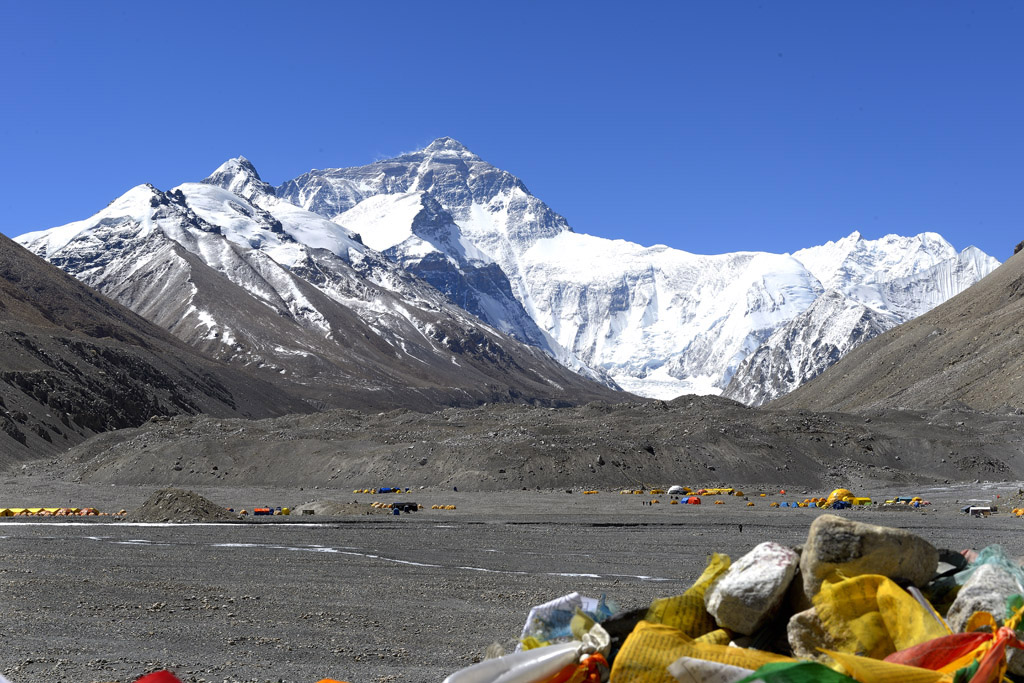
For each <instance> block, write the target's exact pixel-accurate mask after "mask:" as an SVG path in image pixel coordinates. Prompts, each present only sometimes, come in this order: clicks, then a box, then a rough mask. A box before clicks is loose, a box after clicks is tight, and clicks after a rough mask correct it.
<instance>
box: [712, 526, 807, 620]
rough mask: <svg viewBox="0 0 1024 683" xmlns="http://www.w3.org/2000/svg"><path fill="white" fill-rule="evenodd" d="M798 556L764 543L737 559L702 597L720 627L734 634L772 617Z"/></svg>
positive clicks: (795, 567)
mask: <svg viewBox="0 0 1024 683" xmlns="http://www.w3.org/2000/svg"><path fill="white" fill-rule="evenodd" d="M799 557H800V556H799V555H797V554H796V553H795V552H794V551H793V550H791V549H790V548H787V547H786V546H783V545H779V544H778V543H773V542H771V541H767V542H765V543H761V544H760V545H757V546H755V547H754V549H753V550H751V551H750V552H749V553H747V554H746V555H744V556H743V557H741V558H740V559H739V560H737V561H736V562H735V563H734V564H733V565H732V566H731V567H729V569H728V571H726V572H725V573H724V574H723V575H722V576H721V578H719V579H718V581H716V582H715V583H714V584H713V585H712V586H711V588H710V589H709V590H708V592H707V593H706V594H705V596H704V605H705V607H707V610H708V613H709V614H711V616H713V617H714V618H715V621H716V622H717V623H718V625H719V626H722V627H724V628H727V629H730V630H732V631H735V632H737V633H743V634H747V635H749V634H751V633H754V632H755V631H757V630H758V629H759V628H761V626H763V625H764V623H765V622H766V621H767V620H768V619H769V618H770V617H771V616H772V614H774V612H775V610H776V609H778V607H779V604H780V603H781V602H782V599H783V597H785V595H786V591H787V590H788V589H789V584H790V582H792V580H793V576H794V575H795V574H796V569H797V565H798V564H799Z"/></svg>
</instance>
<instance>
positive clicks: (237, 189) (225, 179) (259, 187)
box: [202, 156, 274, 199]
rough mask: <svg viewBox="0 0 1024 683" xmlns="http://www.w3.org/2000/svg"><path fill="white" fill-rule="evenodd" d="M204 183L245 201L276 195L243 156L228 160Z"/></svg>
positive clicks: (204, 180)
mask: <svg viewBox="0 0 1024 683" xmlns="http://www.w3.org/2000/svg"><path fill="white" fill-rule="evenodd" d="M202 182H203V183H205V184H207V185H216V186H217V187H222V188H224V189H225V190H227V191H229V192H233V193H234V194H237V195H238V196H239V197H242V198H243V199H252V197H253V195H254V194H257V193H266V194H270V195H273V194H274V188H272V187H271V186H270V185H268V184H267V183H265V182H263V179H262V178H260V174H259V173H257V172H256V167H255V166H253V165H252V162H251V161H249V160H248V159H246V158H245V157H243V156H238V157H235V158H234V159H228V160H227V161H225V162H224V163H223V164H221V165H220V166H218V167H217V170H216V171H214V172H213V173H211V174H210V175H209V176H208V177H206V178H204V179H203V181H202Z"/></svg>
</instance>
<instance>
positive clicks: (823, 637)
mask: <svg viewBox="0 0 1024 683" xmlns="http://www.w3.org/2000/svg"><path fill="white" fill-rule="evenodd" d="M786 636H787V638H788V639H789V647H790V648H791V649H792V650H793V656H795V657H798V658H800V659H828V655H825V654H824V653H822V652H821V651H820V650H819V649H818V648H824V649H827V650H834V649H836V647H838V646H839V644H840V643H841V642H842V641H841V640H838V639H836V638H834V637H833V636H832V634H830V633H829V632H828V629H826V628H825V625H824V624H823V623H821V618H820V617H818V612H817V610H815V609H814V608H813V607H812V608H810V609H807V610H804V611H803V612H797V613H796V614H794V615H793V616H792V617H790V619H789V623H788V624H787V626H786Z"/></svg>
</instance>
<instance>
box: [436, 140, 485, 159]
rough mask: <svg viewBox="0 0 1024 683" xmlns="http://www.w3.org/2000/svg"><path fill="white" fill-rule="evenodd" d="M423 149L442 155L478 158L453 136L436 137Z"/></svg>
mask: <svg viewBox="0 0 1024 683" xmlns="http://www.w3.org/2000/svg"><path fill="white" fill-rule="evenodd" d="M423 151H424V152H425V153H427V154H434V155H443V156H460V157H467V158H473V159H479V158H480V157H478V156H477V155H475V154H473V153H472V152H470V151H469V150H468V149H466V146H465V145H463V144H462V143H461V142H459V141H458V140H456V139H455V138H449V137H443V138H438V139H436V140H434V141H433V142H431V143H430V144H429V145H427V146H426V147H425V148H424V149H423Z"/></svg>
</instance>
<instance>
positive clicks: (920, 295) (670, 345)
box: [276, 138, 998, 398]
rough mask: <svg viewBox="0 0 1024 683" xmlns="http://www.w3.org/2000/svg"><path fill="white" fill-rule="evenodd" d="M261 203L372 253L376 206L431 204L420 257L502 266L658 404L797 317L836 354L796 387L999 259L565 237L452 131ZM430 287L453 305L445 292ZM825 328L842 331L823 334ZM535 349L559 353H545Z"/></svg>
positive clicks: (598, 360)
mask: <svg viewBox="0 0 1024 683" xmlns="http://www.w3.org/2000/svg"><path fill="white" fill-rule="evenodd" d="M276 195H277V196H278V197H279V198H281V199H286V200H288V201H291V202H293V203H295V204H296V205H298V206H302V207H303V208H306V209H308V210H310V211H313V212H316V213H319V214H321V215H323V216H324V217H327V218H330V219H331V220H333V221H336V222H338V223H339V224H341V225H347V226H348V227H353V226H354V225H359V226H360V227H359V228H354V229H355V230H356V231H358V232H359V233H360V234H361V235H362V236H363V239H364V240H381V241H380V242H379V244H381V246H384V245H385V244H391V243H395V242H396V240H399V239H400V240H403V241H404V240H407V239H409V237H408V235H410V234H411V233H412V231H409V230H404V229H403V230H402V231H396V230H395V229H393V228H392V227H390V224H389V221H390V220H391V219H390V218H388V217H387V216H388V214H389V213H390V212H391V211H392V209H388V208H387V207H389V206H390V207H393V210H394V212H395V213H396V214H398V215H402V214H403V212H408V211H409V210H410V208H409V207H410V206H414V205H415V204H416V203H417V202H421V203H422V202H423V201H425V200H422V199H416V198H415V197H420V196H429V197H430V198H433V199H434V200H436V202H437V203H438V204H439V205H440V206H441V207H442V208H443V210H444V211H446V212H447V213H448V214H449V215H450V216H451V218H452V220H453V221H454V223H455V226H454V227H452V228H450V230H452V231H454V230H455V228H457V229H458V235H459V237H458V239H457V241H455V242H452V243H451V244H452V246H451V247H448V246H445V245H444V244H442V243H440V242H438V241H431V240H429V239H427V240H426V241H427V242H429V243H430V246H431V247H432V248H434V249H437V250H439V251H443V252H444V253H445V254H447V255H448V256H449V257H450V258H451V260H452V261H453V262H458V261H459V260H460V258H462V257H461V256H460V254H461V253H465V250H466V245H467V243H468V244H469V245H471V246H472V247H473V249H474V251H473V252H472V253H473V254H474V257H475V258H478V259H479V260H480V261H484V262H486V261H488V260H490V261H492V262H494V263H496V264H497V265H498V266H499V267H500V268H501V270H502V271H503V272H504V274H505V275H506V276H507V278H508V280H509V283H510V285H511V290H512V293H513V294H514V295H515V297H516V298H517V299H518V300H519V302H520V304H521V305H522V308H523V310H525V311H526V313H528V314H529V316H530V318H532V320H533V321H534V322H535V323H536V325H537V326H538V327H539V328H540V330H541V331H542V332H544V333H545V334H546V335H547V336H548V337H549V338H551V339H553V340H554V342H556V343H557V346H558V347H561V348H562V349H564V350H566V351H567V352H569V353H571V354H573V355H575V356H576V357H578V358H579V359H580V360H582V361H583V362H584V363H586V364H587V365H588V366H590V367H592V368H595V369H597V370H603V371H605V372H607V373H608V374H609V375H610V376H611V377H612V378H613V379H614V380H615V381H616V382H617V383H618V384H619V386H621V387H622V388H624V389H626V390H628V391H632V392H635V393H638V394H641V395H646V396H652V397H658V398H671V397H674V396H677V395H679V394H682V393H691V392H692V393H721V392H722V391H723V390H724V389H725V388H726V387H727V386H728V385H729V383H730V381H731V380H732V378H733V375H734V374H735V373H736V371H737V370H738V369H739V368H740V366H741V364H742V363H743V361H744V360H745V359H747V358H748V357H750V356H751V354H754V353H755V352H756V351H758V350H759V349H760V348H761V346H762V345H763V344H765V343H771V344H775V345H778V344H780V343H782V342H781V338H782V337H781V336H780V337H776V338H775V339H774V341H772V342H769V339H770V338H771V337H772V335H773V334H774V333H776V332H778V331H780V330H782V329H783V328H787V326H788V325H790V323H793V324H794V326H793V327H792V328H788V329H790V331H789V335H790V337H786V338H787V339H791V336H792V335H793V334H796V335H798V336H800V335H802V334H804V333H803V332H802V331H800V330H801V324H806V325H812V326H814V325H817V327H816V328H815V329H818V330H819V333H821V334H827V335H829V336H830V337H834V338H836V340H838V339H840V338H844V335H845V337H848V338H849V339H848V341H847V342H846V343H840V344H838V345H837V346H836V347H835V349H830V348H829V345H827V344H826V345H822V344H819V345H817V346H813V345H812V346H810V347H806V349H805V350H806V352H807V353H808V354H810V355H808V356H807V357H806V358H804V359H802V360H800V361H799V362H798V363H797V365H798V366H801V367H804V368H805V369H804V370H803V371H801V372H800V373H797V375H795V376H794V377H795V379H794V381H796V382H797V383H799V382H800V381H803V380H804V379H807V378H808V377H807V376H806V375H807V374H808V373H812V372H817V371H820V369H819V368H821V367H825V366H827V364H829V363H831V362H834V359H835V356H836V353H840V354H841V353H842V352H844V351H842V349H848V348H851V344H852V343H853V342H854V340H856V339H861V338H862V337H863V335H873V334H876V333H877V330H879V329H883V328H884V329H888V327H891V326H892V325H894V324H897V323H898V322H901V321H903V320H908V319H910V318H912V317H914V316H916V315H920V314H921V313H923V312H925V311H927V310H928V309H929V308H931V307H933V306H934V305H936V304H938V303H941V302H942V301H945V300H946V299H948V298H949V297H950V296H952V295H954V294H956V293H957V292H959V291H961V290H962V289H963V288H965V287H967V286H969V285H970V284H972V283H973V282H975V281H977V279H980V278H981V277H983V276H984V275H985V274H987V273H988V272H989V271H991V270H992V269H993V268H994V267H995V266H996V265H998V262H997V261H995V260H994V259H991V258H990V257H988V256H986V255H984V254H983V253H981V252H980V251H978V250H976V249H973V248H969V249H967V250H965V251H964V252H963V253H961V254H957V252H956V251H955V250H954V249H953V247H952V246H950V245H949V244H948V243H947V242H946V241H945V240H943V239H942V238H941V237H940V236H938V235H935V234H933V233H923V234H922V235H918V236H916V237H898V236H895V235H892V236H888V237H884V238H882V239H879V240H864V239H863V238H862V237H861V235H860V234H859V233H856V232H855V233H853V234H851V235H850V236H849V237H847V238H845V239H843V240H839V241H838V242H829V243H827V244H825V245H822V246H819V247H812V248H808V249H804V250H801V251H800V252H797V253H795V254H793V255H792V256H789V255H777V254H767V253H751V252H739V253H733V254H722V255H717V256H703V255H697V254H691V253H688V252H684V251H680V250H677V249H670V248H668V247H664V246H654V247H642V246H640V245H637V244H633V243H630V242H626V241H623V240H607V239H602V238H598V237H592V236H589V235H584V234H578V233H575V232H573V231H572V229H571V228H570V227H569V224H568V222H567V221H566V220H565V219H564V218H563V217H562V216H560V215H558V214H557V213H555V212H554V211H552V210H551V209H550V208H549V207H548V206H547V205H545V204H544V203H543V202H542V201H541V200H539V199H538V198H536V197H534V196H533V195H531V194H530V192H529V190H527V188H526V186H525V185H524V184H523V183H522V182H521V181H520V180H519V179H518V178H516V177H515V176H513V175H511V174H509V173H507V172H505V171H502V170H500V169H498V168H495V167H494V166H492V165H490V164H488V163H487V162H485V161H483V160H482V159H480V157H478V156H477V155H475V154H473V153H472V152H470V151H469V150H467V149H466V148H465V147H464V146H462V145H461V144H459V143H458V142H456V141H455V140H452V139H451V138H441V139H439V140H435V141H434V142H433V143H431V144H430V145H429V146H427V147H426V148H424V149H422V150H420V151H417V152H412V153H409V154H403V155H400V156H398V157H396V158H394V159H388V160H384V161H378V162H375V163H373V164H369V165H367V166H361V167H355V168H341V169H328V170H314V171H310V172H309V173H305V174H303V175H301V176H299V177H298V178H296V179H294V180H291V181H288V182H286V183H284V184H282V185H281V186H280V187H278V188H277V190H276ZM367 216H372V217H373V220H371V221H367V220H365V218H366V217H367ZM398 222H399V223H401V224H402V225H408V224H409V223H410V220H409V219H408V218H404V219H402V220H401V221H398ZM374 233H378V234H376V235H375V236H371V234H374ZM452 234H454V233H452ZM420 237H421V239H422V236H420ZM422 248H424V245H423V244H422V242H416V241H415V240H414V241H413V242H410V243H407V244H406V246H405V247H402V248H401V249H407V250H408V252H407V253H408V254H410V255H412V258H413V260H414V259H415V257H416V254H417V253H418V252H417V251H416V250H417V249H422ZM401 249H400V250H401ZM406 259H407V257H404V256H403V257H398V258H397V260H398V261H399V262H403V260H406ZM445 291H446V292H447V293H448V294H449V296H451V297H452V299H453V300H455V301H458V300H459V293H458V292H459V290H458V287H457V286H454V285H453V287H450V288H447V289H446V290H445ZM826 291H834V292H839V293H841V295H842V296H843V297H845V298H846V299H848V300H849V301H848V302H846V303H843V304H842V307H843V309H844V310H847V309H849V310H854V309H856V307H857V306H858V305H861V306H863V307H864V309H865V310H864V311H862V313H863V314H864V315H865V316H867V318H870V319H871V320H872V323H871V324H869V325H867V326H864V324H862V323H857V322H853V321H854V320H859V319H860V317H861V316H852V317H851V316H850V315H849V314H848V313H847V314H844V315H842V316H839V317H837V318H834V319H833V320H831V322H830V321H828V320H825V321H821V322H818V323H815V322H814V320H815V316H818V315H821V314H822V313H823V312H824V310H825V309H828V308H829V307H830V306H831V307H834V306H836V305H837V302H836V301H835V300H834V296H833V295H830V296H829V298H828V299H827V300H826V301H823V302H822V305H821V306H819V307H818V308H817V309H815V310H811V306H812V304H814V302H815V301H817V300H818V298H819V297H821V296H822V295H823V294H824V293H825V292H826ZM805 313H808V315H807V316H806V317H804V318H801V316H802V315H803V314H805ZM801 321H802V322H801ZM829 324H835V325H840V326H841V327H840V328H837V329H834V330H830V331H826V330H825V329H823V328H822V325H825V326H828V325H829ZM517 334H518V336H519V337H520V338H523V339H530V338H531V336H530V334H528V333H526V332H518V333H517ZM794 343H795V342H794ZM547 348H548V349H549V350H553V352H554V353H556V356H557V355H558V351H557V347H553V346H549V347H547ZM780 348H782V347H780ZM836 349H838V351H837V350H836ZM815 354H818V355H815ZM763 355H764V354H762V356H763ZM768 355H769V356H771V355H772V354H770V353H769V354H768ZM777 356H778V354H777ZM778 357H781V356H778ZM763 363H764V362H763V361H759V367H761V371H760V372H759V373H758V377H759V379H758V380H757V381H759V382H762V383H765V382H767V383H771V384H773V385H774V386H776V387H778V389H776V390H772V391H769V392H768V393H767V394H764V395H765V396H768V395H777V394H775V393H774V392H775V391H782V390H783V389H782V387H791V386H792V382H790V380H788V379H787V377H789V376H790V375H791V374H793V369H792V368H791V367H783V366H777V364H771V365H769V366H764V364H763ZM775 373H780V374H778V375H777V376H776V374H775ZM744 381H747V380H744ZM750 381H753V380H750ZM744 391H747V390H744ZM747 393H749V391H747ZM741 394H742V395H746V394H744V393H743V392H741Z"/></svg>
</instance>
